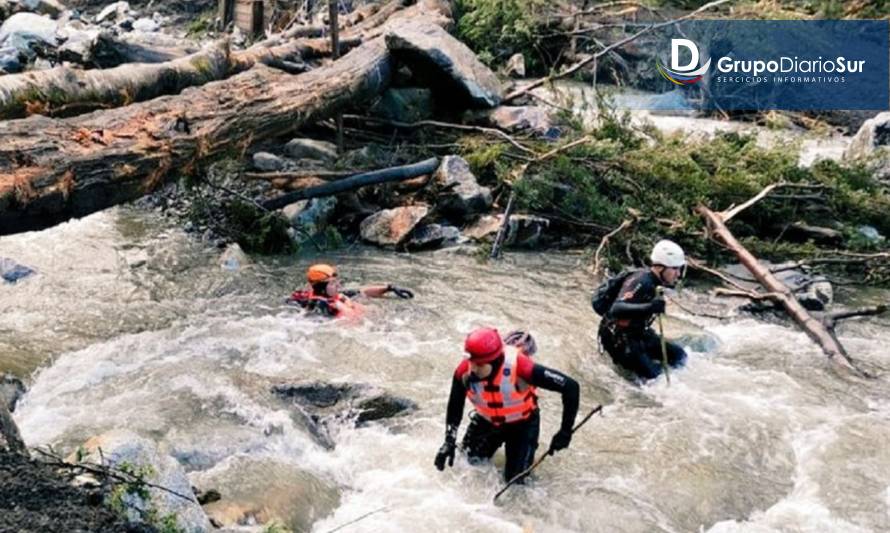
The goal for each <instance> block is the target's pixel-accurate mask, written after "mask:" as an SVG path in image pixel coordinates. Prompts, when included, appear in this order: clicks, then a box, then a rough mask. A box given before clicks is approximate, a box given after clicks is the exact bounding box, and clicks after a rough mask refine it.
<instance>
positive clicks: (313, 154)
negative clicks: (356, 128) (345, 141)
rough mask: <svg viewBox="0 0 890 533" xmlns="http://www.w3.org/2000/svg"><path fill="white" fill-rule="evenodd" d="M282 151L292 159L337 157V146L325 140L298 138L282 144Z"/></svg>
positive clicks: (328, 159)
mask: <svg viewBox="0 0 890 533" xmlns="http://www.w3.org/2000/svg"><path fill="white" fill-rule="evenodd" d="M284 153H286V154H287V155H288V157H291V158H293V159H317V160H321V161H331V160H334V159H337V146H336V145H335V144H333V143H329V142H326V141H317V140H315V139H299V138H298V139H291V140H290V141H289V142H288V143H287V144H286V145H284Z"/></svg>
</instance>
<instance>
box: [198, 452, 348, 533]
mask: <svg viewBox="0 0 890 533" xmlns="http://www.w3.org/2000/svg"><path fill="white" fill-rule="evenodd" d="M193 480H194V482H195V485H196V486H197V488H199V489H202V488H205V487H218V488H219V489H220V491H221V492H220V498H219V500H218V501H214V502H211V503H208V504H207V505H205V506H204V511H205V512H206V513H207V515H208V516H209V517H210V518H211V519H212V520H213V521H214V522H215V523H217V524H219V525H220V526H222V527H237V526H251V525H258V524H259V525H270V524H272V523H277V524H279V525H283V526H285V527H287V528H288V529H289V530H291V531H309V530H310V529H312V524H313V523H315V522H316V521H318V520H320V519H322V518H324V517H325V516H327V515H329V514H330V513H331V512H333V510H334V509H336V507H337V506H338V505H339V503H340V495H339V492H338V491H337V488H336V487H335V486H334V485H333V484H331V483H329V482H326V481H323V480H322V479H320V478H318V477H317V476H315V475H313V474H311V473H309V472H307V471H305V470H303V469H301V468H299V467H297V466H296V465H294V464H293V463H289V462H283V461H276V460H275V459H273V458H269V457H244V456H235V457H232V458H231V459H228V460H226V461H225V462H224V463H222V464H220V465H217V466H216V467H214V468H213V469H212V470H210V471H208V472H203V473H200V474H197V475H195V476H194V478H193Z"/></svg>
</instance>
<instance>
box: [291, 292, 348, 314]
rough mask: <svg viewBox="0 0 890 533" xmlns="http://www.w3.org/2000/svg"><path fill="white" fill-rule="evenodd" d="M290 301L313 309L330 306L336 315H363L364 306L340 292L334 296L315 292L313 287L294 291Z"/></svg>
mask: <svg viewBox="0 0 890 533" xmlns="http://www.w3.org/2000/svg"><path fill="white" fill-rule="evenodd" d="M290 301H292V302H296V303H298V304H299V305H300V306H301V307H304V308H308V309H313V308H315V307H316V306H318V307H328V308H329V309H331V311H333V313H334V315H333V316H335V317H338V318H339V317H358V316H361V314H362V311H363V307H362V306H361V305H360V304H357V303H355V302H353V301H352V300H350V299H349V298H347V297H346V296H344V295H342V294H338V295H337V296H334V297H333V298H329V297H328V296H322V295H318V294H315V293H314V292H313V291H312V289H309V290H302V291H296V292H294V293H293V294H292V295H291V297H290Z"/></svg>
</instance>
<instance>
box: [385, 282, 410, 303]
mask: <svg viewBox="0 0 890 533" xmlns="http://www.w3.org/2000/svg"><path fill="white" fill-rule="evenodd" d="M386 292H394V293H395V294H396V296H398V297H399V298H401V299H403V300H410V299H411V298H414V293H413V292H411V291H409V290H408V289H403V288H402V287H396V286H395V285H387V286H386Z"/></svg>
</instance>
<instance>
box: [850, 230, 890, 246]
mask: <svg viewBox="0 0 890 533" xmlns="http://www.w3.org/2000/svg"><path fill="white" fill-rule="evenodd" d="M856 231H858V232H859V234H860V235H862V236H863V237H865V239H866V240H867V241H868V242H871V243H878V242H884V241H885V240H886V239H887V238H886V237H884V236H883V235H881V233H880V232H879V231H878V230H877V228H875V227H873V226H859V228H857V230H856Z"/></svg>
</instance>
